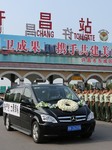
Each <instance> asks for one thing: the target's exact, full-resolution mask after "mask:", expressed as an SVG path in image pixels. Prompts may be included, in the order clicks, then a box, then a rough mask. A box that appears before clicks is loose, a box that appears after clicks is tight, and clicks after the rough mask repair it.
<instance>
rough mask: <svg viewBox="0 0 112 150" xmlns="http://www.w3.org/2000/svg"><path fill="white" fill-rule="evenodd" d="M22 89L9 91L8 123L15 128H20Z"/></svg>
mask: <svg viewBox="0 0 112 150" xmlns="http://www.w3.org/2000/svg"><path fill="white" fill-rule="evenodd" d="M21 93H22V89H20V88H15V89H11V90H10V95H9V98H8V100H9V103H10V108H11V109H10V112H9V117H10V122H11V124H12V125H14V126H16V127H20V99H21Z"/></svg>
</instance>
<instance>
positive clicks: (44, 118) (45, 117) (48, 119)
mask: <svg viewBox="0 0 112 150" xmlns="http://www.w3.org/2000/svg"><path fill="white" fill-rule="evenodd" d="M41 118H42V121H43V122H52V123H57V120H56V119H55V118H54V117H52V116H50V115H45V114H42V115H41Z"/></svg>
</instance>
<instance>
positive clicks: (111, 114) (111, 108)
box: [109, 89, 112, 122]
mask: <svg viewBox="0 0 112 150" xmlns="http://www.w3.org/2000/svg"><path fill="white" fill-rule="evenodd" d="M109 96H110V122H112V89H111V90H110V94H109Z"/></svg>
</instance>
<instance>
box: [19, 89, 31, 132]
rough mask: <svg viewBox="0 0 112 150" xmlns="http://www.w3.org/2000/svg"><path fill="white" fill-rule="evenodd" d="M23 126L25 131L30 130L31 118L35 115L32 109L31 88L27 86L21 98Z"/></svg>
mask: <svg viewBox="0 0 112 150" xmlns="http://www.w3.org/2000/svg"><path fill="white" fill-rule="evenodd" d="M20 115H21V127H22V129H24V131H26V132H29V131H30V130H31V120H32V117H33V109H32V93H31V90H30V89H29V88H25V90H24V93H23V95H22V98H21V108H20Z"/></svg>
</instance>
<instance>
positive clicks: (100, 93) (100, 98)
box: [99, 89, 105, 121]
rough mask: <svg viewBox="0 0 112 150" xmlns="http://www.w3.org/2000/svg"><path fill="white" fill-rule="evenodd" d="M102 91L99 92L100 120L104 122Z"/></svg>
mask: <svg viewBox="0 0 112 150" xmlns="http://www.w3.org/2000/svg"><path fill="white" fill-rule="evenodd" d="M103 93H104V91H103V90H102V89H101V90H100V92H99V100H100V119H101V120H102V121H104V120H105V106H104V95H103Z"/></svg>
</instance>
